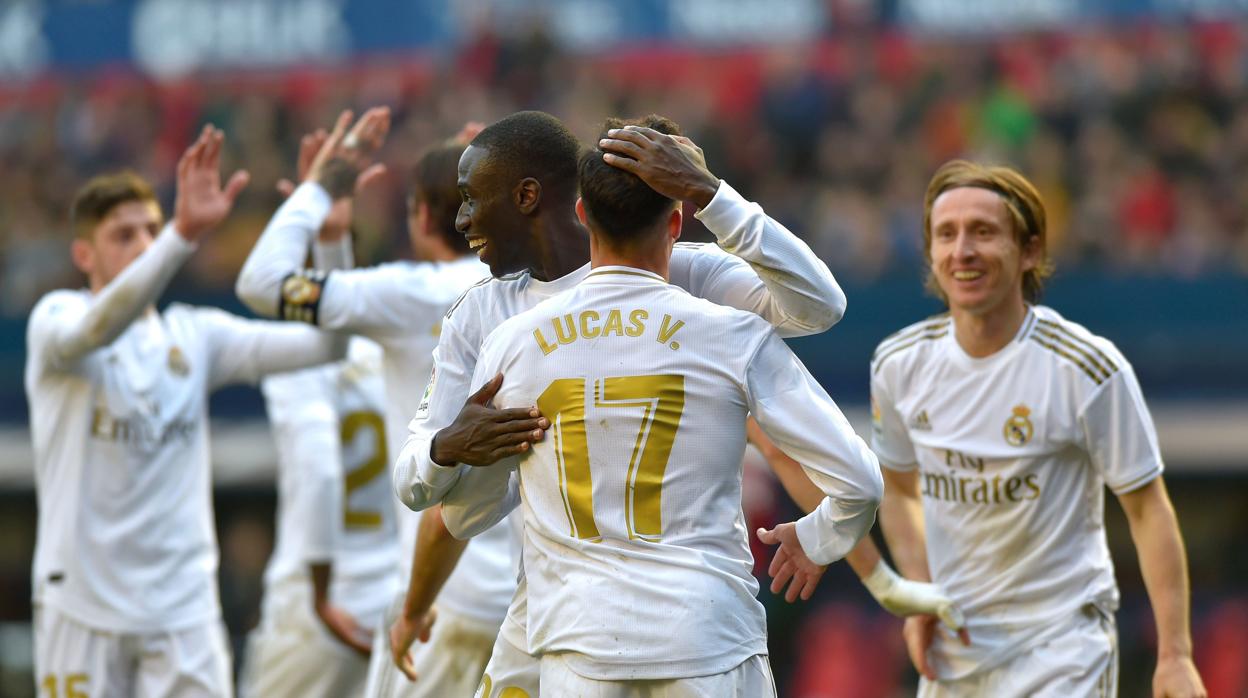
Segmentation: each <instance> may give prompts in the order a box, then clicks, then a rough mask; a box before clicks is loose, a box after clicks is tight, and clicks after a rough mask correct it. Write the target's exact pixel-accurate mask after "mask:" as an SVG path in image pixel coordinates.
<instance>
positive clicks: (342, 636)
mask: <svg viewBox="0 0 1248 698" xmlns="http://www.w3.org/2000/svg"><path fill="white" fill-rule="evenodd" d="M315 608H316V615H317V617H318V618H320V619H321V622H322V623H324V624H325V627H326V628H328V629H329V632H330V634H332V635H333V636H334V637H335V638H337V639H338V641H339V642H341V643H342V644H344V645H346V646H347V647H350V648H351V649H352V650H353V651H355V652H356V653H357V654H359V655H360V656H362V657H368V655H369V654H370V653H371V652H372V645H373V633H372V631H371V630H368V629H366V628H363V627H361V626H360V624H359V623H358V622H356V620H355V618H353V617H351V614H349V613H347V612H346V611H344V610H343V609H341V608H338V607H337V606H334V605H333V604H330V603H318V604H316V606H315Z"/></svg>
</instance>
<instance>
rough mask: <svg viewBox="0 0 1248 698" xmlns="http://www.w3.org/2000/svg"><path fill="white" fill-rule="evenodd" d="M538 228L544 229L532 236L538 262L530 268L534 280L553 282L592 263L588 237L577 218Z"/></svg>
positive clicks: (557, 221) (554, 222) (560, 220)
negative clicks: (589, 262)
mask: <svg viewBox="0 0 1248 698" xmlns="http://www.w3.org/2000/svg"><path fill="white" fill-rule="evenodd" d="M539 225H541V228H540V229H539V230H537V231H534V234H533V239H534V245H535V247H536V248H537V250H538V258H537V259H536V260H533V263H532V264H530V265H529V273H530V274H531V275H532V276H533V278H535V279H537V280H539V281H554V280H555V279H561V278H563V277H565V276H567V275H568V274H571V273H572V272H574V271H576V270H577V269H580V268H581V267H583V266H585V263H586V262H588V261H589V234H588V233H587V232H586V230H585V228H584V227H583V226H582V225H581V222H580V221H578V220H577V219H576V216H575V215H573V216H569V217H568V218H567V219H563V218H560V219H558V220H556V221H550V222H544V223H541V224H539Z"/></svg>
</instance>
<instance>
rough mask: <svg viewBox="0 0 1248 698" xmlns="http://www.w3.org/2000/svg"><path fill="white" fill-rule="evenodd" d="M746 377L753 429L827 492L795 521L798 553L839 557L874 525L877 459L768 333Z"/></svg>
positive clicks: (821, 559) (880, 489) (880, 485)
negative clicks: (799, 544) (770, 441)
mask: <svg viewBox="0 0 1248 698" xmlns="http://www.w3.org/2000/svg"><path fill="white" fill-rule="evenodd" d="M745 375H746V381H745V383H746V395H747V400H748V404H749V407H750V412H752V413H753V415H754V419H755V421H757V422H758V425H759V427H761V428H762V430H763V432H764V433H765V434H767V436H768V437H770V438H771V440H772V441H774V442H775V443H776V445H777V446H778V447H779V448H780V450H781V451H783V452H784V454H785V455H787V456H789V457H790V458H792V459H793V460H795V461H797V462H798V463H800V464H801V466H802V469H803V470H804V471H805V472H806V474H807V475H808V476H809V477H810V479H811V481H812V482H814V483H815V485H816V486H817V487H818V488H819V489H820V490H822V491H823V493H824V494H825V495H827V496H826V497H825V498H824V500H823V501H822V502H820V503H819V506H818V507H816V508H815V510H814V511H812V512H810V513H809V514H807V515H806V516H803V517H802V518H801V519H799V520H798V521H797V535H798V539H799V540H800V541H801V544H802V549H803V550H804V551H805V552H806V554H807V555H808V556H809V557H810V559H811V560H813V561H815V562H816V563H818V564H821V565H826V564H830V563H832V562H834V561H836V560H839V559H840V558H842V557H844V556H845V554H846V553H848V552H849V551H850V549H851V548H853V547H854V545H855V544H857V542H858V540H859V539H861V538H862V537H863V536H864V535H866V534H867V532H868V531H870V530H871V526H872V524H874V523H875V511H876V508H877V507H878V506H879V502H880V498H881V497H882V496H883V494H884V480H883V478H882V476H881V475H880V466H879V463H878V462H877V461H876V459H875V454H873V453H872V452H871V449H869V448H867V444H866V442H864V441H863V440H862V439H861V438H859V436H858V435H857V434H856V433H854V430H853V427H851V426H850V424H849V420H847V419H846V418H845V415H844V414H842V413H841V410H840V408H839V407H837V405H836V403H835V402H833V401H832V398H831V397H829V396H828V394H827V393H826V392H824V390H823V388H822V386H820V385H819V383H818V382H817V381H815V379H814V377H813V376H811V375H810V373H809V372H808V371H807V370H806V367H805V366H803V365H802V363H801V361H800V360H799V359H798V358H797V357H796V356H795V355H794V354H793V352H792V351H791V350H790V349H789V348H788V347H787V346H786V345H785V344H784V342H783V341H781V340H780V338H779V337H778V336H776V334H775V333H774V332H769V333H768V334H767V336H766V338H765V339H764V340H763V342H762V343H761V345H759V347H758V350H757V351H755V353H754V356H753V358H751V359H750V361H749V363H748V364H747V367H746V374H745Z"/></svg>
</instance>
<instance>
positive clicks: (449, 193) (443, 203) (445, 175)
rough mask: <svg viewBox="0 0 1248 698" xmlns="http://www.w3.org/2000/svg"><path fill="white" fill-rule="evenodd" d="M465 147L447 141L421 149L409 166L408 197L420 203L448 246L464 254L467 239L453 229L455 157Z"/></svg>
mask: <svg viewBox="0 0 1248 698" xmlns="http://www.w3.org/2000/svg"><path fill="white" fill-rule="evenodd" d="M467 147H468V146H466V145H464V143H463V142H461V141H457V140H448V141H444V142H442V143H439V144H438V145H435V146H433V147H431V148H429V149H428V150H426V151H425V152H424V154H422V155H421V156H420V159H419V160H417V161H416V167H414V168H413V169H412V199H413V201H414V202H415V203H417V204H420V203H424V204H425V207H426V208H427V209H428V210H429V221H430V223H431V224H432V226H433V229H434V230H436V231H438V234H439V235H441V236H442V239H443V240H444V241H445V242H446V244H447V245H449V246H450V247H451V249H453V250H455V251H456V252H458V253H460V254H467V252H468V239H467V238H465V237H464V236H463V235H462V234H461V233H460V232H459V231H457V230H456V229H455V218H456V216H458V215H459V203H460V202H459V185H458V183H457V180H458V178H459V157H460V156H461V155H463V154H464V149H465V148H467Z"/></svg>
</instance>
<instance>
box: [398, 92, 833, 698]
mask: <svg viewBox="0 0 1248 698" xmlns="http://www.w3.org/2000/svg"><path fill="white" fill-rule="evenodd" d="M646 142H647V143H648V147H647V150H646V152H645V154H644V155H640V156H638V157H639V162H642V163H644V166H643V167H642V170H641V171H640V172H638V174H639V176H641V177H642V178H643V179H644V180H645V181H646V182H647V183H648V184H649V185H650V186H652V187H654V188H655V189H656V190H659V191H660V192H662V193H663V194H664V195H666V196H668V197H669V198H672V199H674V200H679V201H682V202H685V203H691V204H693V205H694V206H696V207H698V209H699V212H698V214H697V215H698V218H699V219H700V220H701V221H702V222H703V223H705V224H706V226H707V228H708V229H709V230H710V231H711V232H712V233H713V234H714V235H715V236H716V238H717V240H718V245H697V244H677V245H676V247H675V249H674V250H673V253H672V261H671V277H672V281H673V283H675V284H677V285H679V286H681V287H682V288H685V289H687V290H689V291H690V292H691V293H693V294H694V295H697V296H701V297H704V298H706V299H708V300H712V301H714V302H718V303H721V304H723V305H729V306H732V307H737V308H740V309H743V310H749V311H752V312H755V313H756V314H758V315H761V316H762V317H763V318H764V319H766V320H768V321H769V322H771V323H772V324H773V325H774V326H776V327H777V328H778V330H779V331H780V332H781V333H782V334H786V335H803V334H812V333H816V332H822V331H823V330H826V329H827V328H828V327H830V326H831V325H832V324H834V323H835V322H836V321H837V320H839V319H840V317H841V315H842V314H843V312H844V307H845V296H844V294H843V293H842V292H841V289H840V287H839V286H838V285H837V283H836V280H835V279H834V278H833V277H832V275H831V273H830V272H829V271H828V269H827V266H826V265H825V264H824V263H823V262H822V261H821V260H819V258H818V257H816V256H815V255H814V253H812V252H811V251H810V249H809V248H808V247H807V246H806V245H805V243H803V242H801V241H800V240H799V239H798V238H797V237H795V236H794V235H793V234H792V233H790V232H789V231H788V230H786V229H785V228H784V227H783V226H781V225H780V224H779V223H777V222H776V221H774V220H772V219H771V218H769V217H767V215H766V214H765V213H764V212H763V210H762V208H761V207H759V206H758V205H757V204H753V203H750V202H747V201H746V200H745V199H743V198H742V197H741V196H740V195H739V194H737V192H736V191H735V190H733V189H732V187H730V186H729V185H728V184H727V183H725V182H722V181H721V180H719V179H718V178H716V177H715V176H714V175H712V174H711V173H710V172H709V171H708V170H707V169H706V167H705V164H704V161H703V158H702V153H701V150H700V149H698V148H697V147H696V146H694V145H693V144H692V143H691V142H690V141H688V139H683V138H682V139H680V140H677V139H674V138H669V137H667V136H663V137H662V138H661V139H656V140H654V141H649V140H648V139H647V141H646ZM579 153H580V144H579V143H578V142H577V140H576V138H575V137H574V136H573V135H572V134H571V133H570V132H569V131H568V129H567V128H566V127H565V126H564V125H563V124H562V123H561V122H560V121H559V120H558V119H555V118H554V117H552V116H550V115H548V114H543V113H540V112H519V113H516V114H513V115H511V116H508V117H506V118H504V119H502V120H500V121H498V122H496V123H495V124H493V125H491V126H489V127H487V128H486V129H485V130H484V131H482V132H481V133H480V134H479V135H478V136H477V137H476V138H475V139H474V140H473V142H472V144H471V145H470V147H469V148H468V149H467V150H466V151H465V152H464V156H463V158H461V160H460V163H459V170H460V176H459V182H460V191H461V194H462V196H463V205H462V206H461V209H460V217H459V220H458V222H457V225H458V227H459V229H460V231H462V232H463V234H464V235H466V236H467V237H468V238H469V239H471V240H472V241H473V245H474V246H475V247H476V248H477V250H478V253H479V254H480V255H481V257H482V258H483V259H484V260H485V261H486V262H487V263H488V264H489V265H490V269H491V271H492V273H493V274H494V275H495V276H496V277H497V278H495V279H494V280H492V281H490V282H488V283H485V284H481V285H478V286H476V287H474V288H473V289H471V290H470V291H469V292H468V293H466V294H465V295H464V297H463V298H462V299H461V300H460V301H458V302H457V303H456V305H455V306H454V307H453V308H452V310H451V311H450V313H448V316H447V319H446V321H445V323H444V325H443V330H442V336H441V338H440V340H439V343H438V348H437V351H436V352H435V356H434V358H435V364H436V373H435V380H434V381H431V383H430V386H429V390H428V395H427V400H426V403H425V404H422V407H421V410H420V411H419V412H417V413H416V419H414V420H413V422H412V425H411V432H412V433H411V434H410V435H409V437H408V441H407V443H406V444H405V445H404V448H403V451H402V452H401V453H400V455H399V459H398V462H397V463H396V466H395V473H394V476H395V487H396V489H397V491H398V493H399V496H400V498H401V499H402V500H403V502H404V503H405V504H407V505H408V506H411V507H413V508H417V509H420V508H425V507H428V506H431V505H432V504H434V503H436V502H438V501H440V500H441V498H442V497H443V496H444V495H445V493H446V492H447V491H448V490H449V489H450V488H451V487H452V486H453V485H454V484H455V481H456V479H457V478H458V476H459V474H460V469H459V468H458V467H456V465H457V464H460V463H465V464H474V465H483V464H489V463H492V462H495V461H496V460H498V459H499V458H501V457H503V456H506V455H511V454H515V453H518V452H520V451H523V450H524V449H527V448H528V443H529V442H531V441H537V440H540V439H541V438H542V435H541V432H542V429H544V428H545V427H546V426H548V424H549V422H548V421H546V418H545V417H539V416H537V415H535V414H533V413H532V412H531V411H530V410H529V409H518V408H517V409H511V410H495V409H493V408H490V407H488V406H487V404H488V403H489V401H490V399H491V398H492V397H493V395H494V392H495V391H497V390H498V389H499V385H500V381H499V380H494V381H491V382H489V383H487V384H486V386H485V387H483V388H482V389H481V390H479V391H477V392H476V393H475V394H473V393H471V391H470V390H469V380H470V378H471V376H472V372H473V370H474V368H475V366H476V360H477V354H478V352H479V350H480V346H481V343H482V342H483V341H484V339H485V337H486V336H487V335H488V334H489V333H490V332H491V331H492V330H493V329H494V328H496V327H498V325H500V324H502V323H503V322H504V321H505V320H507V319H508V318H509V317H511V316H513V315H516V314H519V313H521V312H523V311H525V310H528V309H529V308H532V307H533V306H534V305H536V304H537V303H539V302H541V301H542V300H544V299H546V298H550V297H552V296H554V295H556V294H558V293H561V292H563V291H565V290H568V289H570V288H573V287H575V286H576V285H577V284H578V283H580V282H581V281H582V280H584V278H585V277H586V275H587V274H588V273H589V264H588V261H589V238H588V235H587V233H586V231H585V229H584V227H583V226H582V225H581V223H580V221H579V220H577V218H576V211H575V202H576V198H577V192H576V166H577V159H578V157H579ZM516 270H520V271H516ZM444 464H445V465H444ZM450 562H451V564H453V563H454V560H451V561H450ZM467 564H468V561H467V560H465V562H464V565H463V566H464V567H466V566H467ZM476 574H481V575H490V576H492V577H501V576H503V575H514V565H512V564H509V565H508V566H506V567H501V568H490V569H479V570H478V571H477V572H476ZM513 588H514V586H513ZM414 591H415V593H413V594H410V595H409V599H411V598H413V597H415V596H419V597H421V598H425V599H427V598H430V597H431V594H432V593H436V589H433V590H429V589H425V590H414ZM510 598H511V592H510V591H509V592H508V596H507V597H506V598H495V599H483V600H482V603H490V604H497V603H501V604H502V605H503V606H504V610H503V611H500V617H499V621H500V622H501V621H503V615H502V614H504V613H505V616H506V621H505V622H504V624H503V627H502V631H501V632H500V633H499V638H498V642H496V643H495V645H494V653H493V656H492V657H491V664H490V667H489V668H488V669H487V676H489V677H491V679H492V685H493V687H494V691H495V693H498V692H501V691H503V690H505V689H507V688H515V689H518V690H524V691H526V692H528V693H530V694H533V695H535V694H536V692H537V682H538V677H537V674H536V665H535V664H534V662H533V661H532V659H531V658H530V657H529V655H528V652H527V646H528V643H527V640H526V638H525V630H524V628H525V624H526V611H525V600H526V596H525V593H524V586H523V580H522V581H521V586H520V589H519V591H518V592H517V593H516V594H515V597H514V600H513V601H512V604H511V608H510V609H506V608H505V606H506V603H507V600H508V599H510ZM405 611H406V613H405V614H404V615H403V616H401V617H400V618H399V619H398V621H397V622H396V624H395V626H394V627H393V628H392V630H391V633H392V636H393V638H394V639H393V645H394V646H393V651H394V653H395V660H396V662H397V663H399V664H400V665H404V666H407V664H408V660H407V658H406V656H405V654H406V650H407V647H408V646H409V645H410V644H411V643H412V641H413V638H414V637H416V634H417V632H418V629H419V627H420V618H421V617H422V616H421V614H422V613H423V608H421V607H419V606H410V605H409V607H408V608H407V609H405ZM409 670H410V668H409ZM483 687H484V684H483Z"/></svg>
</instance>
